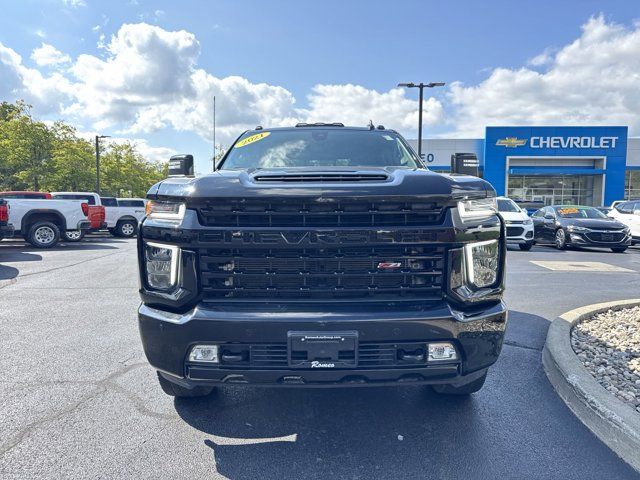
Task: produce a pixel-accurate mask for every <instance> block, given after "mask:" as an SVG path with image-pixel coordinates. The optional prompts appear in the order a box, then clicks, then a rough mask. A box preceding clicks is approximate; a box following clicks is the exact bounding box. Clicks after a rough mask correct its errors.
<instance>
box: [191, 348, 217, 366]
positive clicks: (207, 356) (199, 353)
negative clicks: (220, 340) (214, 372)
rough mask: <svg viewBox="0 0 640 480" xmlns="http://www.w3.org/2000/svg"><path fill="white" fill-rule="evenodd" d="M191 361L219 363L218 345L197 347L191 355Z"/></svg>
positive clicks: (192, 350)
mask: <svg viewBox="0 0 640 480" xmlns="http://www.w3.org/2000/svg"><path fill="white" fill-rule="evenodd" d="M189 361H190V362H207V363H218V345H195V346H194V347H193V348H192V349H191V353H189Z"/></svg>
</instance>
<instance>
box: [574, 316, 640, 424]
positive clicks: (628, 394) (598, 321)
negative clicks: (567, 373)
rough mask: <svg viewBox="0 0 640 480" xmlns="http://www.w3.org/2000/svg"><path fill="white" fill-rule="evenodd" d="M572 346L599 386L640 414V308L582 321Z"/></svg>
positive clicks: (576, 327)
mask: <svg viewBox="0 0 640 480" xmlns="http://www.w3.org/2000/svg"><path fill="white" fill-rule="evenodd" d="M571 345H572V347H573V350H574V351H575V352H576V354H577V355H578V358H579V359H580V360H581V361H582V364H583V365H584V366H585V367H586V368H587V370H588V371H589V372H590V373H591V374H592V375H593V376H594V377H595V379H596V380H597V381H598V382H599V383H600V385H602V386H603V387H604V388H606V389H607V390H608V391H610V392H611V393H613V394H614V395H615V396H616V397H618V398H619V399H620V400H622V401H623V402H626V403H627V404H628V405H630V406H632V407H633V408H635V410H636V412H638V413H640V306H638V307H634V308H627V309H623V310H608V311H606V312H602V313H599V314H597V315H595V316H593V317H591V318H589V319H586V320H583V321H582V322H580V323H579V324H577V325H576V326H575V327H574V328H573V330H572V331H571Z"/></svg>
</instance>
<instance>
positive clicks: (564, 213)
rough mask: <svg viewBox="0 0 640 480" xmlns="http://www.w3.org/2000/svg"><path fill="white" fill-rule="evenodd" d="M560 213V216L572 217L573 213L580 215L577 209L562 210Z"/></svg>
mask: <svg viewBox="0 0 640 480" xmlns="http://www.w3.org/2000/svg"><path fill="white" fill-rule="evenodd" d="M558 213H559V214H560V215H571V214H572V213H578V209H577V208H563V209H561V210H558Z"/></svg>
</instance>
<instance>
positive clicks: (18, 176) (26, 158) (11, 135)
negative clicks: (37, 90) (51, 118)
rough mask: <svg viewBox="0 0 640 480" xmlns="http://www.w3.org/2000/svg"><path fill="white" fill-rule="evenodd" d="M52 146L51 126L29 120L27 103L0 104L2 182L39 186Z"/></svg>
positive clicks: (45, 171)
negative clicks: (0, 105)
mask: <svg viewBox="0 0 640 480" xmlns="http://www.w3.org/2000/svg"><path fill="white" fill-rule="evenodd" d="M2 116H4V118H5V119H4V120H3V119H2ZM52 146H53V134H52V131H51V129H50V128H49V127H48V126H47V125H46V124H45V123H43V122H38V121H35V120H33V118H32V117H31V113H30V107H29V106H28V105H25V104H23V103H17V104H16V105H15V107H13V106H11V105H10V104H6V102H5V103H3V104H2V107H1V108H0V161H1V163H2V169H3V170H4V172H3V173H4V175H3V177H4V180H3V184H4V185H3V186H8V187H9V188H20V189H25V188H33V189H34V190H39V189H40V186H41V184H42V182H43V180H45V179H46V177H47V175H48V174H50V173H51V171H52V170H51V167H52V165H51V151H52Z"/></svg>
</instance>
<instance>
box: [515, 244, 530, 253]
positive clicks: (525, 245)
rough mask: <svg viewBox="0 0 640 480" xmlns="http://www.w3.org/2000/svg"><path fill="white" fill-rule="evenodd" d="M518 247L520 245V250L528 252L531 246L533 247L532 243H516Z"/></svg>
mask: <svg viewBox="0 0 640 480" xmlns="http://www.w3.org/2000/svg"><path fill="white" fill-rule="evenodd" d="M518 247H520V250H524V251H525V252H528V251H529V250H531V247H533V243H521V244H520V245H518Z"/></svg>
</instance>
